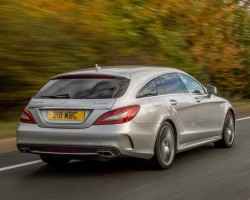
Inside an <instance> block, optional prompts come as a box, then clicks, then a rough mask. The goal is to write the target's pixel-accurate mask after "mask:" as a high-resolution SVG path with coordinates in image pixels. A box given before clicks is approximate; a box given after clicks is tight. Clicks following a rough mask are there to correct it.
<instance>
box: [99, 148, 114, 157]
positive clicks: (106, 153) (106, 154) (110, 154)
mask: <svg viewBox="0 0 250 200" xmlns="http://www.w3.org/2000/svg"><path fill="white" fill-rule="evenodd" d="M97 154H98V156H100V157H102V158H113V157H115V154H114V153H113V152H112V151H110V150H97Z"/></svg>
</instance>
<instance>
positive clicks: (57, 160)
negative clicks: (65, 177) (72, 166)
mask: <svg viewBox="0 0 250 200" xmlns="http://www.w3.org/2000/svg"><path fill="white" fill-rule="evenodd" d="M40 158H41V160H42V161H43V162H45V163H47V164H48V165H49V166H53V167H61V166H65V165H67V164H68V163H69V161H70V159H69V158H63V157H58V156H53V155H43V154H42V155H40Z"/></svg>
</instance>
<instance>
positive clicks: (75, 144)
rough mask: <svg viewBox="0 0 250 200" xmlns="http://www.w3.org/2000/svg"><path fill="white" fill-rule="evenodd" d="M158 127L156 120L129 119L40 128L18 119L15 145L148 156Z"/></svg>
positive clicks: (26, 148)
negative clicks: (74, 127)
mask: <svg viewBox="0 0 250 200" xmlns="http://www.w3.org/2000/svg"><path fill="white" fill-rule="evenodd" d="M158 127H159V125H158V124H136V123H135V122H133V121H132V122H129V123H124V124H117V125H97V126H91V127H89V128H85V129H60V128H41V127H39V126H38V125H36V124H26V123H20V124H19V126H18V128H17V147H18V149H19V150H20V151H22V152H29V153H37V154H42V153H44V154H56V155H68V156H100V154H101V153H103V154H107V156H108V155H110V156H111V157H118V156H132V157H139V158H146V159H148V158H151V157H152V156H153V154H154V144H155V138H156V134H157V131H158ZM105 152H106V153H105Z"/></svg>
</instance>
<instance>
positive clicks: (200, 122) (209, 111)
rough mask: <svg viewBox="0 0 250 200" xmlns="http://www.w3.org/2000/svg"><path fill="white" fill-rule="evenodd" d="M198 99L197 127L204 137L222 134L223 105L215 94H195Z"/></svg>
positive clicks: (196, 99)
mask: <svg viewBox="0 0 250 200" xmlns="http://www.w3.org/2000/svg"><path fill="white" fill-rule="evenodd" d="M194 99H195V101H196V115H197V122H196V125H197V129H198V131H199V132H200V133H201V136H202V138H209V137H213V136H216V135H219V134H221V127H220V124H221V119H222V118H223V112H224V111H223V106H222V104H221V102H220V101H217V98H216V97H215V96H213V95H194Z"/></svg>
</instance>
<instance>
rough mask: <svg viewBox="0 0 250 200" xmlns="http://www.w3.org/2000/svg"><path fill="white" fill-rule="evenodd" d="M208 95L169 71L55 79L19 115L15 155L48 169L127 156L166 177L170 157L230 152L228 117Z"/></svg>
mask: <svg viewBox="0 0 250 200" xmlns="http://www.w3.org/2000/svg"><path fill="white" fill-rule="evenodd" d="M215 94H216V88H215V87H213V86H207V87H206V88H205V87H204V86H203V85H202V84H200V83H199V82H198V81H197V80H195V79H194V78H193V77H191V76H190V75H188V74H187V73H185V72H183V71H180V70H177V69H173V68H160V67H134V68H129V67H124V66H123V67H119V68H109V69H98V68H97V69H96V70H88V71H84V70H83V71H75V72H70V73H65V74H60V75H57V76H55V77H53V78H51V80H49V82H48V83H47V84H46V85H45V86H44V87H43V88H42V89H41V90H40V91H39V92H38V93H37V94H36V95H35V96H34V97H33V98H32V99H31V100H30V102H29V104H28V105H27V107H26V108H25V109H24V110H23V112H22V115H21V118H20V124H19V126H18V128H17V147H18V149H19V150H20V151H21V152H28V153H34V154H39V155H40V157H41V159H42V160H43V161H44V162H45V163H48V164H49V165H63V164H67V163H68V162H69V161H70V160H71V159H86V158H89V159H100V160H109V159H112V158H116V157H127V156H129V157H137V158H143V159H148V160H150V161H151V163H153V165H154V166H155V167H156V168H158V169H167V168H169V167H170V165H171V164H172V163H173V160H174V157H175V154H176V153H178V152H181V151H184V150H187V149H190V148H193V147H197V146H200V145H203V144H207V143H214V145H215V146H216V147H225V148H228V147H231V146H232V145H233V142H234V138H235V112H234V109H233V107H232V105H231V104H230V103H229V102H228V101H227V100H225V99H223V98H220V97H218V96H216V95H215Z"/></svg>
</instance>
